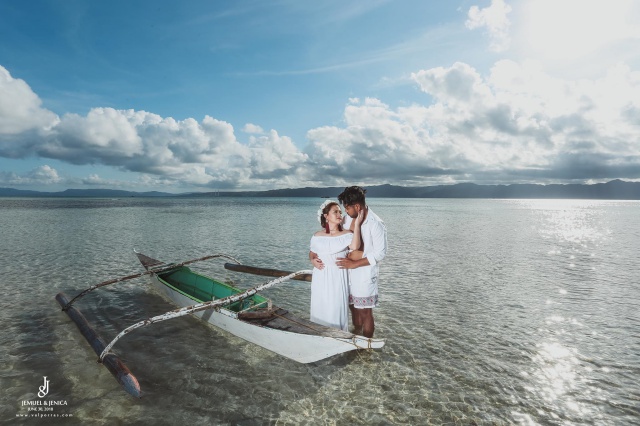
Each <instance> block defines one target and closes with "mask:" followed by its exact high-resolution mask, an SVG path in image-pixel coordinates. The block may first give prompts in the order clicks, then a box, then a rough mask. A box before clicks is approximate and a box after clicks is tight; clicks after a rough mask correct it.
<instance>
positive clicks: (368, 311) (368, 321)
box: [356, 308, 376, 337]
mask: <svg viewBox="0 0 640 426" xmlns="http://www.w3.org/2000/svg"><path fill="white" fill-rule="evenodd" d="M356 310H357V311H360V312H359V313H358V315H359V317H360V319H359V320H360V324H361V325H362V335H363V336H364V337H373V332H374V330H375V328H376V327H375V324H374V323H373V309H372V308H364V309H356Z"/></svg>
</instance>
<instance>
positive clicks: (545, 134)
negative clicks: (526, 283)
mask: <svg viewBox="0 0 640 426" xmlns="http://www.w3.org/2000/svg"><path fill="white" fill-rule="evenodd" d="M412 78H413V81H414V83H415V84H416V85H417V86H418V87H419V88H420V89H421V90H422V91H423V92H425V93H427V94H429V95H430V96H429V97H426V96H425V99H428V100H429V101H426V102H425V104H424V105H420V104H414V105H409V106H403V107H398V108H392V107H390V106H389V105H387V104H385V103H384V102H382V101H381V100H379V99H375V98H355V97H354V98H350V99H349V100H348V103H347V105H346V106H345V108H344V116H343V122H344V124H343V125H341V126H324V127H318V128H315V129H311V130H309V131H308V133H307V138H308V140H309V144H308V146H307V147H306V148H305V150H304V151H301V150H300V149H298V148H297V147H296V145H295V144H294V143H293V141H292V140H291V139H290V138H289V137H286V136H282V135H279V134H278V132H277V131H275V130H270V131H264V130H263V129H262V128H260V127H259V126H256V125H253V124H250V123H249V124H247V125H245V126H244V128H243V129H244V130H245V131H247V132H249V133H250V136H249V141H248V144H243V143H240V142H239V141H238V140H237V139H236V136H235V133H234V128H233V126H232V125H231V124H230V123H227V122H224V121H221V120H217V119H215V118H213V117H209V116H205V117H204V119H202V120H201V121H197V120H195V119H191V118H189V119H185V120H182V121H178V120H175V119H173V118H171V117H167V118H163V117H161V116H159V115H156V114H153V113H150V112H146V111H134V110H115V109H111V108H94V109H92V110H91V111H89V112H88V113H87V114H86V116H81V115H77V114H66V115H64V116H62V117H61V118H58V117H55V118H56V120H54V121H47V120H44V121H43V120H42V119H41V117H43V116H45V117H46V116H49V117H52V116H54V115H52V114H50V113H49V114H48V112H47V111H46V110H41V114H36V115H34V116H33V117H32V118H33V121H29V120H30V117H31V116H22V118H21V120H22V121H21V123H22V124H21V128H22V129H24V130H23V131H22V132H18V133H16V130H15V129H17V128H14V130H13V133H8V132H6V131H5V133H2V134H0V155H1V156H4V157H10V158H13V157H16V156H20V157H21V158H27V157H29V156H39V157H41V158H53V159H58V160H61V161H65V162H67V163H72V164H105V165H108V166H113V167H115V168H118V169H119V170H121V171H131V172H136V173H138V174H139V176H140V178H139V181H138V182H139V184H140V185H143V186H155V187H160V186H170V185H173V186H174V187H181V188H184V187H188V186H189V185H191V186H202V187H212V188H217V189H227V188H236V189H258V188H261V189H267V188H277V187H285V186H286V187H300V186H322V185H334V184H335V185H337V184H343V183H359V184H378V183H384V182H392V183H398V184H423V185H424V184H432V183H437V182H451V181H476V182H487V183H497V182H508V183H515V182H531V181H566V180H579V181H580V180H581V181H584V180H588V179H592V180H593V179H612V178H627V179H634V178H640V149H638V147H637V141H638V140H640V119H639V118H638V117H640V73H639V72H637V71H633V70H632V69H630V68H629V67H628V66H626V65H624V64H619V65H616V66H615V67H612V68H611V69H610V70H609V71H608V73H607V74H605V75H603V76H601V77H600V78H599V79H595V80H586V79H584V80H563V79H559V78H555V77H552V76H550V75H548V74H546V73H545V72H544V70H543V68H542V67H541V66H540V64H538V63H536V62H522V63H518V62H514V61H509V60H504V61H499V62H497V63H496V64H495V65H494V66H493V68H492V69H491V70H490V72H489V73H488V74H486V75H483V74H481V73H480V72H478V71H477V70H476V69H475V68H473V67H472V66H470V65H468V64H465V63H462V62H458V63H455V64H453V65H452V66H451V67H447V68H445V67H436V68H431V69H425V70H421V71H418V72H416V73H414V74H413V75H412ZM5 81H15V80H12V79H10V76H9V78H5ZM22 85H23V86H22V89H21V90H20V91H19V92H15V91H11V90H5V89H6V87H7V86H6V85H5V86H0V89H1V90H0V99H5V100H6V99H8V98H10V97H11V96H17V95H16V93H32V92H31V90H30V89H29V90H25V89H24V87H26V88H27V89H28V86H26V83H24V82H23V83H22ZM33 96H35V95H33ZM8 102H10V100H9V101H8ZM39 102H40V101H39V99H37V97H36V98H35V101H32V102H31V103H32V104H33V105H39ZM52 123H53V124H52ZM0 181H2V182H4V183H10V184H16V185H17V184H29V183H35V182H41V183H58V184H62V183H63V182H70V181H68V180H66V181H65V180H64V179H61V178H60V177H59V176H58V174H57V172H56V171H55V170H54V169H52V168H50V167H48V166H42V167H40V168H38V169H36V170H34V171H32V172H31V173H30V174H28V175H24V176H18V175H16V174H14V173H7V172H4V173H1V174H0ZM82 183H84V184H87V185H89V184H90V185H110V186H116V185H117V182H113V181H106V180H103V179H102V178H100V177H99V176H97V175H91V176H89V177H87V178H85V179H84V181H83V182H82Z"/></svg>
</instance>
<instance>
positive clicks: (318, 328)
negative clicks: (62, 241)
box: [56, 252, 385, 397]
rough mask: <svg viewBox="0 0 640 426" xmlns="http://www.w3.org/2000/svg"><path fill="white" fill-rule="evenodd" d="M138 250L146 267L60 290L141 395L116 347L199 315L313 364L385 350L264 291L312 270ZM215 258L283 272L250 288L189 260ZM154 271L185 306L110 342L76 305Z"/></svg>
mask: <svg viewBox="0 0 640 426" xmlns="http://www.w3.org/2000/svg"><path fill="white" fill-rule="evenodd" d="M136 255H137V257H138V259H139V261H140V263H141V264H142V266H144V268H145V270H146V272H143V273H140V274H135V275H130V276H127V277H123V278H118V279H114V280H110V281H106V282H104V283H100V284H97V285H95V286H92V287H90V288H88V289H86V290H85V291H83V292H82V293H80V294H78V295H77V296H76V297H74V298H73V299H71V300H70V301H69V299H68V298H67V296H66V295H64V294H63V293H60V294H58V295H57V296H56V299H57V300H58V303H59V304H60V305H61V306H62V307H63V310H64V311H66V312H67V314H68V315H69V317H70V318H71V319H72V320H74V322H75V323H76V325H77V326H78V328H79V329H80V330H81V332H82V334H83V335H84V336H85V338H86V339H87V341H89V343H90V344H91V346H92V347H93V349H94V350H95V352H96V354H98V355H99V357H100V359H99V361H100V362H103V363H104V364H105V366H107V368H108V369H109V370H110V371H111V373H112V374H113V375H114V376H115V377H116V379H117V380H118V381H119V382H120V383H121V384H122V385H123V386H124V387H125V390H127V391H128V392H129V393H131V394H132V395H134V396H138V397H139V396H140V395H141V393H140V388H139V385H138V383H137V380H136V379H135V377H134V376H133V375H132V374H131V372H130V371H129V370H128V369H127V368H126V366H124V364H123V363H122V362H121V361H120V360H119V358H117V356H116V355H115V354H113V353H111V352H110V350H111V348H112V347H113V345H114V344H115V343H116V341H117V340H118V339H120V338H121V337H123V336H124V335H126V334H128V333H130V332H131V331H133V330H134V329H136V328H140V327H144V326H147V325H150V324H153V323H156V322H159V321H164V320H167V319H171V318H176V317H179V316H183V315H187V314H193V315H196V316H198V317H200V318H201V319H203V320H205V321H207V322H208V323H209V324H212V325H214V326H216V327H218V328H220V329H222V330H225V331H228V332H229V333H231V334H233V335H235V336H238V337H240V338H242V339H244V340H246V341H248V342H251V343H254V344H256V345H259V346H261V347H263V348H265V349H267V350H269V351H272V352H275V353H277V354H279V355H282V356H284V357H287V358H289V359H292V360H294V361H297V362H301V363H310V362H315V361H319V360H322V359H325V358H328V357H331V356H334V355H338V354H341V353H344V352H348V351H352V350H356V349H379V348H382V347H383V346H384V344H385V341H384V339H373V338H367V337H364V336H358V335H355V334H353V333H349V332H346V331H342V330H339V329H336V328H332V327H327V326H324V325H320V324H316V323H314V322H311V321H309V320H307V319H303V318H299V317H297V316H295V315H293V314H292V313H291V312H289V311H288V310H286V309H284V308H281V307H278V306H274V305H273V303H272V302H271V300H270V299H267V298H265V297H263V296H261V295H259V294H257V293H258V291H260V290H264V289H266V288H269V287H272V286H273V285H276V284H279V283H280V282H283V281H285V280H288V279H298V280H306V281H309V280H310V274H309V272H310V271H299V272H294V273H290V272H286V271H278V270H273V269H264V268H254V267H250V266H244V265H240V264H239V262H237V261H235V259H233V258H230V257H229V256H226V255H212V256H207V257H204V258H200V259H195V260H193V261H187V262H182V263H180V264H167V263H165V262H162V261H160V260H157V259H153V258H151V257H149V256H146V255H144V254H142V253H137V252H136ZM214 257H225V258H228V259H232V260H234V261H235V262H236V263H235V264H231V263H226V264H225V268H227V269H229V270H234V271H239V272H248V273H253V274H258V275H269V276H274V277H279V278H277V279H274V280H272V281H269V282H267V283H264V284H261V285H258V286H255V287H253V288H251V289H249V290H244V291H243V290H240V289H238V288H235V287H233V286H231V285H229V284H226V283H223V282H220V281H217V280H215V279H212V278H209V277H206V276H204V275H201V274H198V273H196V272H193V271H192V270H191V269H190V268H189V267H187V266H186V265H187V264H189V263H193V262H195V261H200V260H206V259H210V258H214ZM143 275H149V276H150V278H151V283H152V284H153V286H154V287H155V288H156V289H157V290H158V291H159V292H160V293H161V294H163V295H164V296H166V297H167V298H168V299H169V300H171V301H172V302H173V303H175V304H176V305H178V306H179V307H180V308H179V309H176V310H174V311H171V312H167V313H166V314H162V315H158V316H156V317H153V318H150V319H147V320H144V321H141V322H139V323H136V324H134V325H132V326H131V327H128V328H126V329H125V330H123V331H122V332H121V333H120V334H119V335H118V336H117V337H116V338H115V339H113V340H112V341H111V343H109V344H108V345H105V344H104V341H103V340H102V339H101V338H100V337H99V336H98V335H97V334H96V333H95V332H94V331H93V329H92V328H91V327H90V326H89V325H88V323H87V322H86V319H84V316H82V314H81V313H80V312H79V311H78V310H77V309H76V308H75V307H73V306H71V305H72V304H73V302H74V301H75V300H76V299H77V298H79V297H82V296H84V295H85V294H86V293H88V292H89V291H92V290H95V289H96V288H98V287H101V286H104V285H109V284H114V283H117V282H121V281H124V280H127V279H132V278H136V277H140V276H143Z"/></svg>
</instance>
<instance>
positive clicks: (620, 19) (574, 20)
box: [521, 0, 636, 61]
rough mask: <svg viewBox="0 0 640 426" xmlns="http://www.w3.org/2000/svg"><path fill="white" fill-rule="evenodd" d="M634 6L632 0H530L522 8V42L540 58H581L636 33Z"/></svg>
mask: <svg viewBox="0 0 640 426" xmlns="http://www.w3.org/2000/svg"><path fill="white" fill-rule="evenodd" d="M633 6H634V3H633V0H609V1H584V0H530V1H529V2H528V3H527V4H526V6H525V8H524V10H523V12H524V14H523V24H522V26H521V31H522V37H523V39H524V40H523V43H524V45H525V46H526V48H527V50H528V51H529V53H530V54H532V55H535V56H536V57H537V58H539V59H543V60H547V61H570V60H573V59H579V58H582V57H584V56H586V55H588V54H590V53H593V52H595V51H597V50H598V49H600V48H602V47H604V46H606V45H607V44H608V43H611V42H613V41H616V40H620V39H623V38H627V37H631V36H633V35H634V32H636V30H635V29H634V28H633V27H632V26H631V25H630V23H629V20H630V15H631V13H630V12H631V11H632V9H633Z"/></svg>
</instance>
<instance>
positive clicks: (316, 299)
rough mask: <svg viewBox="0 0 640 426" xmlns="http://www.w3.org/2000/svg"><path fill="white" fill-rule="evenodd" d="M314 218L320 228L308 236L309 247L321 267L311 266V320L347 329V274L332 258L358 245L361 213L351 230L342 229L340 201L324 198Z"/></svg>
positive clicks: (356, 248) (343, 254) (359, 241)
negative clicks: (321, 264)
mask: <svg viewBox="0 0 640 426" xmlns="http://www.w3.org/2000/svg"><path fill="white" fill-rule="evenodd" d="M318 220H319V221H320V225H321V226H322V228H323V230H322V231H318V232H316V233H315V234H314V235H313V236H312V237H311V251H312V252H314V253H317V255H318V257H319V258H320V259H321V260H322V262H323V264H324V267H323V268H322V269H318V268H315V267H314V268H313V275H312V278H311V315H310V316H311V321H313V322H315V323H318V324H322V325H327V326H329V327H335V328H339V329H341V330H344V331H348V324H349V305H348V304H349V275H348V272H347V270H346V269H339V268H338V266H337V265H336V259H338V258H341V257H347V255H348V253H349V251H350V250H358V249H359V248H360V243H361V239H360V225H361V223H362V215H358V217H357V218H356V219H354V222H355V226H354V229H353V232H352V231H350V230H344V229H342V211H341V210H340V205H339V204H338V203H337V202H335V201H331V200H327V201H325V202H324V203H323V204H322V206H321V207H320V210H318Z"/></svg>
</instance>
